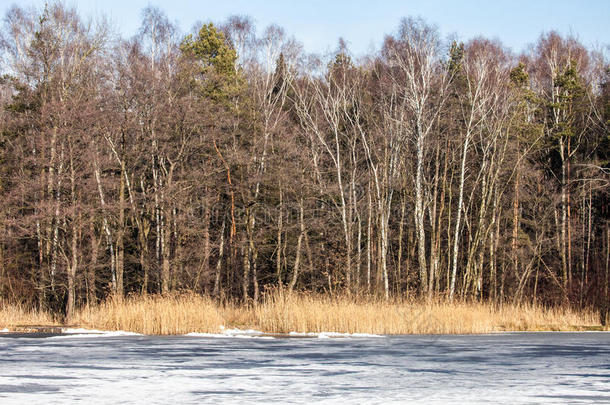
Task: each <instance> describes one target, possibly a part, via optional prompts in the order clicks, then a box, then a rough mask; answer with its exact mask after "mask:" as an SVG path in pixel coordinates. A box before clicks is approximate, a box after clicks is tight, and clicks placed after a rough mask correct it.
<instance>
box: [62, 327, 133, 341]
mask: <svg viewBox="0 0 610 405" xmlns="http://www.w3.org/2000/svg"><path fill="white" fill-rule="evenodd" d="M62 331H63V333H64V334H63V335H57V336H51V338H53V339H69V338H92V337H116V336H141V335H140V334H139V333H134V332H125V331H122V330H117V331H105V330H97V329H84V328H63V329H62Z"/></svg>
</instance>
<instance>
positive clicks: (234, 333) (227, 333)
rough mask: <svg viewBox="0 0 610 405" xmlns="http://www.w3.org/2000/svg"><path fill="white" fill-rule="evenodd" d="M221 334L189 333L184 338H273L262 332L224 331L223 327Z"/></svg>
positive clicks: (246, 330) (222, 327) (251, 330)
mask: <svg viewBox="0 0 610 405" xmlns="http://www.w3.org/2000/svg"><path fill="white" fill-rule="evenodd" d="M220 330H221V333H198V332H191V333H187V334H186V335H184V336H189V337H203V338H227V337H235V338H258V339H273V336H265V333H264V332H261V331H260V330H254V329H237V328H234V329H226V328H225V327H224V326H222V325H221V326H220Z"/></svg>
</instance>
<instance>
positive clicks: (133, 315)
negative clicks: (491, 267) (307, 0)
mask: <svg viewBox="0 0 610 405" xmlns="http://www.w3.org/2000/svg"><path fill="white" fill-rule="evenodd" d="M53 322H54V320H53V318H52V317H51V316H50V315H49V314H46V313H40V312H36V311H28V310H27V309H25V308H22V307H19V306H9V305H3V306H2V308H0V329H3V328H5V327H7V328H9V329H10V327H11V325H23V324H51V323H53ZM72 323H73V324H76V325H78V326H82V327H86V328H92V329H102V330H124V331H131V332H137V333H143V334H151V335H173V334H185V333H189V332H202V333H218V332H219V331H221V328H222V327H226V328H252V329H258V330H261V331H264V332H269V333H288V332H293V331H294V332H341V333H371V334H452V333H459V334H468V333H490V332H499V331H570V330H595V329H597V330H601V326H600V321H599V314H598V312H597V311H594V310H592V309H584V310H574V309H570V308H567V307H553V308H546V307H543V306H541V305H532V304H527V305H509V304H506V305H503V306H502V307H499V308H497V307H495V306H493V305H491V304H489V303H481V302H459V301H455V302H448V301H444V300H442V299H432V300H427V301H426V300H419V301H406V300H390V301H385V300H383V299H379V298H374V297H366V298H363V297H354V296H335V297H330V296H324V295H316V294H306V293H287V292H282V291H279V290H275V291H271V292H269V293H267V294H265V296H264V297H263V300H262V301H261V302H260V303H259V304H256V305H254V304H249V305H241V304H236V303H231V302H218V301H215V300H213V299H211V298H208V297H203V296H200V295H196V294H177V295H168V296H158V295H150V296H134V297H128V298H125V299H117V298H110V299H108V300H106V301H105V302H103V303H100V304H99V305H96V306H90V307H83V308H81V309H80V310H78V311H77V314H76V316H75V317H74V319H73V322H72Z"/></svg>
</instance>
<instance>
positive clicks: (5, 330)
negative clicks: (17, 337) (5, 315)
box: [0, 328, 9, 333]
mask: <svg viewBox="0 0 610 405" xmlns="http://www.w3.org/2000/svg"><path fill="white" fill-rule="evenodd" d="M8 332H9V330H8V329H6V328H4V329H0V333H8Z"/></svg>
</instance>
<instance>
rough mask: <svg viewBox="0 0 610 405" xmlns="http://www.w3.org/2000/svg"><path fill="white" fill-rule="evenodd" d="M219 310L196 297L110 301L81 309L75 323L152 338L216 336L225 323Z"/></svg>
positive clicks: (206, 300) (157, 297)
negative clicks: (190, 335)
mask: <svg viewBox="0 0 610 405" xmlns="http://www.w3.org/2000/svg"><path fill="white" fill-rule="evenodd" d="M218 309H219V308H218V306H217V305H216V304H215V303H214V301H212V300H211V299H210V298H207V297H202V296H200V295H195V294H181V295H171V296H165V297H162V296H156V295H155V296H144V297H140V296H138V297H130V298H126V299H123V300H120V299H117V298H111V299H109V300H106V301H105V302H103V303H101V304H100V305H97V306H92V307H85V308H82V309H81V310H80V311H79V312H78V313H77V314H76V317H75V321H76V323H78V324H79V325H82V326H85V327H90V328H94V329H102V330H124V331H130V332H136V333H144V334H150V335H176V334H184V333H189V332H205V333H207V332H213V333H215V332H218V330H219V326H220V325H222V324H223V322H224V321H223V318H222V317H221V316H220V314H219V311H218Z"/></svg>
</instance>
